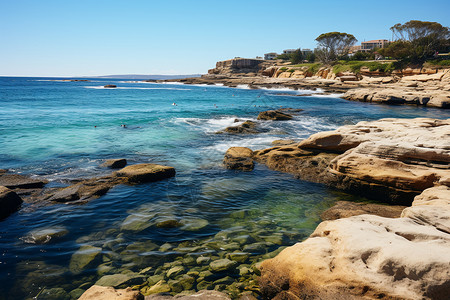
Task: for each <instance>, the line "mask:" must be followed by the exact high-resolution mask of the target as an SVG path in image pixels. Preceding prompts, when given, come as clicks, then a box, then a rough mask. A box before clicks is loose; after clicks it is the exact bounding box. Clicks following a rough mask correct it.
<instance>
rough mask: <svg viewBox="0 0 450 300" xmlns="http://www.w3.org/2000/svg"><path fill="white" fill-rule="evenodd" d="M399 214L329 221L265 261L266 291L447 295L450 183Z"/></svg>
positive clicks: (320, 295) (281, 295) (284, 294)
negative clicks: (387, 216)
mask: <svg viewBox="0 0 450 300" xmlns="http://www.w3.org/2000/svg"><path fill="white" fill-rule="evenodd" d="M424 193H426V195H425V196H418V197H417V198H416V199H417V202H416V201H415V202H414V204H413V206H412V207H410V208H407V209H405V210H404V211H403V214H402V217H401V218H397V219H391V218H383V217H379V216H373V215H360V216H354V217H350V218H345V219H339V220H334V221H325V222H322V223H321V224H320V225H319V226H318V227H317V229H316V230H315V231H314V233H313V234H312V235H311V236H310V238H308V239H307V240H305V241H303V242H301V243H297V244H296V245H294V246H292V247H288V248H286V249H284V250H283V251H282V252H281V253H280V254H279V255H277V256H276V257H275V258H273V259H270V260H267V261H264V262H263V264H262V266H261V272H262V275H261V280H260V284H261V289H262V292H263V295H264V296H265V297H266V298H270V299H272V298H276V299H291V298H289V295H295V296H296V297H298V298H301V299H302V298H305V297H308V298H311V299H361V298H364V299H446V298H447V297H448V295H450V269H449V265H450V254H449V253H450V235H449V228H450V224H449V223H450V222H449V220H450V218H449V217H450V189H449V188H448V187H433V188H430V189H428V190H426V191H425V192H424Z"/></svg>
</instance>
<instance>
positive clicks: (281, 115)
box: [258, 110, 292, 121]
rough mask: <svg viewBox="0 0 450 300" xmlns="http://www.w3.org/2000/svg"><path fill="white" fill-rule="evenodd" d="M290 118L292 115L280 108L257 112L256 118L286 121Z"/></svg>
mask: <svg viewBox="0 0 450 300" xmlns="http://www.w3.org/2000/svg"><path fill="white" fill-rule="evenodd" d="M291 119H292V115H290V114H288V113H285V112H283V111H281V110H268V111H263V112H260V113H259V114H258V120H271V121H287V120H291Z"/></svg>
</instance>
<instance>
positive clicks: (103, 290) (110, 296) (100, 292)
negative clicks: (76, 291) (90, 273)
mask: <svg viewBox="0 0 450 300" xmlns="http://www.w3.org/2000/svg"><path fill="white" fill-rule="evenodd" d="M143 299H144V296H142V295H141V294H140V293H139V291H133V290H132V289H131V288H127V289H123V290H116V289H114V288H112V287H106V286H98V285H93V286H91V287H90V288H89V289H88V290H87V291H86V292H84V293H83V295H81V297H80V298H79V299H78V300H143Z"/></svg>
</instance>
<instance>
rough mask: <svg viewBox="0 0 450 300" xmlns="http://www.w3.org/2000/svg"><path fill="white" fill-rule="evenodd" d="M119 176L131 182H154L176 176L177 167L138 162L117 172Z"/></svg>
mask: <svg viewBox="0 0 450 300" xmlns="http://www.w3.org/2000/svg"><path fill="white" fill-rule="evenodd" d="M115 175H116V176H117V177H125V178H127V179H128V181H129V182H133V183H142V182H152V181H157V180H161V179H166V178H170V177H173V176H175V169H174V168H172V167H168V166H162V165H157V164H138V165H131V166H127V167H125V168H123V169H121V170H119V171H117V172H116V173H115Z"/></svg>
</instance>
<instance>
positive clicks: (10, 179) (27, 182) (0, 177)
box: [0, 173, 48, 189]
mask: <svg viewBox="0 0 450 300" xmlns="http://www.w3.org/2000/svg"><path fill="white" fill-rule="evenodd" d="M47 183H48V181H46V180H37V179H32V178H30V177H27V176H23V175H20V174H8V173H2V174H0V186H4V187H7V188H9V189H33V188H42V187H44V185H45V184H47Z"/></svg>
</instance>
